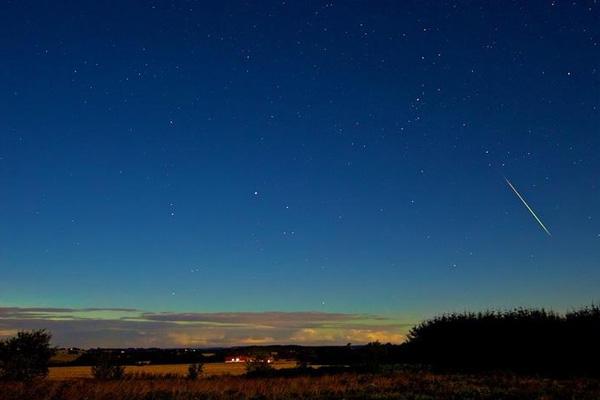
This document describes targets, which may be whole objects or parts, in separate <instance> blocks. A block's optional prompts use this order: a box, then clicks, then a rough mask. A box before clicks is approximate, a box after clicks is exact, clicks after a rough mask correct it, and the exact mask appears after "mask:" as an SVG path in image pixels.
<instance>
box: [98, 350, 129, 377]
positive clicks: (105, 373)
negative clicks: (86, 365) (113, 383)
mask: <svg viewBox="0 0 600 400" xmlns="http://www.w3.org/2000/svg"><path fill="white" fill-rule="evenodd" d="M92 375H93V376H94V378H96V379H102V380H110V379H123V378H124V377H125V367H124V366H123V365H121V363H120V362H119V359H118V358H116V357H114V356H113V355H112V354H110V353H101V354H99V355H98V358H97V359H96V363H95V364H94V365H93V366H92Z"/></svg>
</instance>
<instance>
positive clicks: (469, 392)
mask: <svg viewBox="0 0 600 400" xmlns="http://www.w3.org/2000/svg"><path fill="white" fill-rule="evenodd" d="M599 398H600V384H599V381H597V380H585V379H578V380H565V381H556V380H549V379H533V378H517V377H510V376H503V375H486V376H468V375H433V374H429V373H395V374H389V375H364V374H363V375H360V374H350V373H348V374H339V375H330V376H320V377H306V376H301V377H294V378H246V377H242V376H215V377H211V378H204V379H199V380H196V381H188V380H185V379H156V380H135V379H134V380H123V381H105V382H102V381H96V380H91V379H75V380H65V381H56V380H55V381H52V380H45V381H39V382H36V383H33V384H21V383H4V384H1V385H0V400H22V399H35V400H50V399H60V400H79V399H87V400H200V399H213V400H226V399H227V400H228V399H237V400H245V399H248V400H250V399H253V400H258V399H260V400H288V399H289V400H291V399H347V400H352V399H379V400H385V399H396V400H408V399H412V400H415V399H422V400H425V399H430V400H431V399H438V400H450V399H452V400H458V399H472V400H492V399H503V400H521V399H522V400H525V399H527V400H533V399H537V400H560V399H571V400H592V399H594V400H596V399H599Z"/></svg>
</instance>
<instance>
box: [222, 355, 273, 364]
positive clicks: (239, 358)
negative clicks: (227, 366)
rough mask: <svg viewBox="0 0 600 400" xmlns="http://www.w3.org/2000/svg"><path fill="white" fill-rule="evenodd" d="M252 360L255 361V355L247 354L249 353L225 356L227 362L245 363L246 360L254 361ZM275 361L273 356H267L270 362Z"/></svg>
mask: <svg viewBox="0 0 600 400" xmlns="http://www.w3.org/2000/svg"><path fill="white" fill-rule="evenodd" d="M252 361H254V357H252V356H247V355H235V356H226V357H225V362H226V363H245V362H252ZM273 361H275V359H274V358H273V357H269V358H267V362H268V363H269V364H270V363H272V362H273Z"/></svg>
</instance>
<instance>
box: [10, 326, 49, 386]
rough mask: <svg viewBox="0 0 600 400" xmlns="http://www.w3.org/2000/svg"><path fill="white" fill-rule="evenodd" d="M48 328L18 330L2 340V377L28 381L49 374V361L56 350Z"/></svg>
mask: <svg viewBox="0 0 600 400" xmlns="http://www.w3.org/2000/svg"><path fill="white" fill-rule="evenodd" d="M51 338H52V335H51V334H50V333H49V332H47V331H46V330H43V329H41V330H34V331H30V332H26V331H22V332H18V333H17V336H14V337H11V338H8V339H5V340H3V341H0V378H2V379H7V380H16V381H27V380H31V379H34V378H43V377H45V376H46V375H48V363H49V361H50V358H51V357H52V356H53V355H54V354H55V353H56V350H55V349H54V348H53V347H51V346H50V339H51Z"/></svg>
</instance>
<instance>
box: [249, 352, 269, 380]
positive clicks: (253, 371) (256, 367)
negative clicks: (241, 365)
mask: <svg viewBox="0 0 600 400" xmlns="http://www.w3.org/2000/svg"><path fill="white" fill-rule="evenodd" d="M273 370H274V368H273V366H272V365H271V363H270V362H269V357H268V356H265V355H262V354H259V355H255V356H254V357H253V358H251V359H250V360H248V361H246V375H248V376H265V375H269V374H271V372H273Z"/></svg>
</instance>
